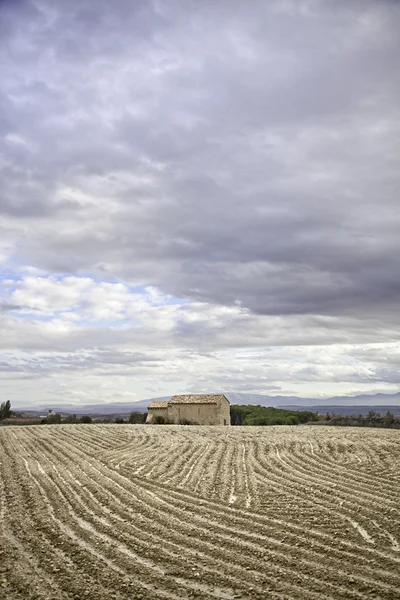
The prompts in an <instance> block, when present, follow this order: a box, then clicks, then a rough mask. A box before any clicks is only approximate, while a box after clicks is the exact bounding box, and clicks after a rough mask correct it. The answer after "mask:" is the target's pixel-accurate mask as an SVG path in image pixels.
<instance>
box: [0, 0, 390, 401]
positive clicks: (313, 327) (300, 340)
mask: <svg viewBox="0 0 400 600" xmlns="http://www.w3.org/2000/svg"><path fill="white" fill-rule="evenodd" d="M399 31H400V3H399V2H397V1H394V0H393V1H389V0H387V1H385V0H354V1H353V0H332V1H330V0H270V1H268V2H265V1H264V0H260V1H257V0H253V1H251V2H244V1H243V0H236V1H235V0H229V1H228V0H219V1H215V0H197V1H195V0H170V1H169V2H164V1H162V0H114V1H113V2H110V1H109V0H69V1H68V2H66V1H64V0H2V1H1V2H0V81H1V84H0V213H1V214H0V274H1V280H0V384H1V388H0V401H4V400H6V399H10V400H11V402H12V403H13V404H14V405H18V404H19V405H25V406H27V405H28V404H31V405H33V404H35V403H38V402H40V403H48V404H51V403H53V404H54V405H60V404H61V403H62V402H66V403H71V402H72V403H84V404H87V403H91V402H93V403H94V402H96V403H98V402H101V401H107V402H109V401H113V400H115V401H120V402H121V401H126V402H128V401H135V400H140V399H143V398H149V397H155V396H165V395H168V394H174V393H185V392H191V393H195V392H230V391H231V392H233V391H234V392H251V393H260V394H263V393H264V394H281V395H292V394H293V395H294V394H295V395H300V396H318V397H324V396H325V397H326V396H332V395H335V394H354V393H358V392H371V393H372V392H378V391H380V392H389V393H392V392H396V391H399V390H400V345H399V341H398V340H399V339H400V311H399V307H400V206H399V205H400V198H399V191H400V169H399V160H400V146H399V143H400V142H399V140H400V101H399V99H400V70H399V64H400V35H399Z"/></svg>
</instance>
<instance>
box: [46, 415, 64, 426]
mask: <svg viewBox="0 0 400 600" xmlns="http://www.w3.org/2000/svg"><path fill="white" fill-rule="evenodd" d="M46 423H47V424H48V425H56V424H57V423H61V415H60V414H59V413H56V414H55V415H49V416H48V417H47V418H46Z"/></svg>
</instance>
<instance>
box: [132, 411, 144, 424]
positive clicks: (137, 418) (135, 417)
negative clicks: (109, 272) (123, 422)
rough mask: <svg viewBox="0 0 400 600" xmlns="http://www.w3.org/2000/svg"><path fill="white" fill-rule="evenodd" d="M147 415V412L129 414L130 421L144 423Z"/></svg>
mask: <svg viewBox="0 0 400 600" xmlns="http://www.w3.org/2000/svg"><path fill="white" fill-rule="evenodd" d="M146 416H147V415H146V413H140V412H131V414H130V415H129V423H144V422H145V420H146Z"/></svg>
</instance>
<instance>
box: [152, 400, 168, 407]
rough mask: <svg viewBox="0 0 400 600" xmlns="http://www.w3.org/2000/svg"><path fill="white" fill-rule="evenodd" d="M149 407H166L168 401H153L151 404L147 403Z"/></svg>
mask: <svg viewBox="0 0 400 600" xmlns="http://www.w3.org/2000/svg"><path fill="white" fill-rule="evenodd" d="M148 408H149V409H151V408H168V402H164V401H158V402H157V401H154V402H152V403H151V404H149V407H148Z"/></svg>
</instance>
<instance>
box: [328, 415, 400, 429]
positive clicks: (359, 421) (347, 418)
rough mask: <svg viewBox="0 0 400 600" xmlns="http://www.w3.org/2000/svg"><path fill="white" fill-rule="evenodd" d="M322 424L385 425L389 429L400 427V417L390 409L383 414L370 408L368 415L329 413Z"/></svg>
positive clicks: (349, 425) (344, 425)
mask: <svg viewBox="0 0 400 600" xmlns="http://www.w3.org/2000/svg"><path fill="white" fill-rule="evenodd" d="M320 425H333V426H335V425H337V426H340V427H384V428H389V429H400V417H395V416H394V414H393V413H392V412H391V411H390V410H388V411H387V412H386V414H385V415H381V414H380V413H378V412H376V411H375V410H370V411H369V412H368V414H366V415H361V414H359V415H342V414H340V413H339V414H333V415H331V414H330V413H327V415H326V417H325V420H324V421H321V422H320Z"/></svg>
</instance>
